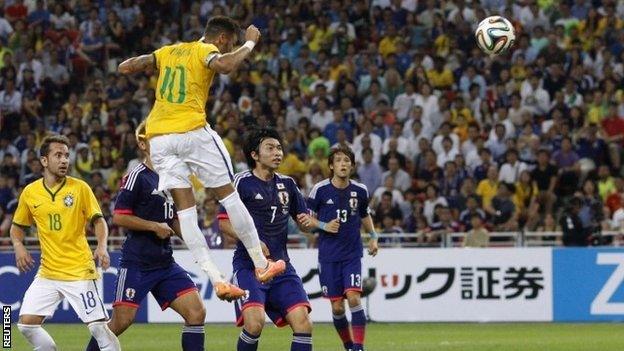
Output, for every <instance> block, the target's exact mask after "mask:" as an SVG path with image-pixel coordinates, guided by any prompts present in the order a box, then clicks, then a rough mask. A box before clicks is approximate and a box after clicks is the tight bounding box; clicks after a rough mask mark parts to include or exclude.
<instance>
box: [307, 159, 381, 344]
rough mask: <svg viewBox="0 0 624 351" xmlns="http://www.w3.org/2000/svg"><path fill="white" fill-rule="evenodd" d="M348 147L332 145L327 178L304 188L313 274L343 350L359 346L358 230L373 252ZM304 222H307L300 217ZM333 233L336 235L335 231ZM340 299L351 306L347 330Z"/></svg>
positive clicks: (364, 198)
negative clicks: (312, 233)
mask: <svg viewBox="0 0 624 351" xmlns="http://www.w3.org/2000/svg"><path fill="white" fill-rule="evenodd" d="M354 166H355V156H354V155H353V151H351V150H350V149H349V148H347V147H337V148H334V149H332V151H331V152H330V154H329V169H330V170H331V178H330V179H326V180H323V181H321V182H319V183H318V184H316V185H315V186H314V187H313V188H312V190H311V191H310V196H309V199H308V206H309V207H310V210H312V212H313V213H314V214H315V215H316V218H317V219H318V225H317V228H318V230H319V240H318V247H319V249H318V253H319V278H320V282H321V291H322V293H323V297H325V298H327V299H329V300H330V301H331V306H332V312H333V319H334V326H335V327H336V331H337V332H338V335H340V339H341V340H342V342H343V344H344V347H345V349H346V350H353V351H361V350H364V335H365V328H366V316H365V314H364V309H363V308H362V304H361V299H360V296H361V294H362V256H363V246H362V239H361V236H360V228H361V227H362V225H363V226H364V230H365V231H366V232H367V233H369V234H370V237H371V239H370V240H369V244H368V253H369V254H370V255H372V256H375V255H376V254H377V250H378V246H377V233H376V232H375V226H374V225H373V219H372V218H371V216H370V214H369V208H368V202H369V195H368V190H367V189H366V186H365V185H364V184H361V183H358V182H356V181H353V180H351V179H350V176H351V174H352V172H353V169H354ZM303 224H304V225H312V224H311V223H307V222H305V221H304V223H303ZM336 232H337V233H336ZM345 298H346V299H347V301H348V302H349V308H350V310H351V330H350V329H349V322H348V321H347V318H346V316H345V305H344V300H345Z"/></svg>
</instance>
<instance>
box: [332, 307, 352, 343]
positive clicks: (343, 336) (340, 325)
mask: <svg viewBox="0 0 624 351" xmlns="http://www.w3.org/2000/svg"><path fill="white" fill-rule="evenodd" d="M333 319H334V328H336V331H337V332H338V336H340V340H342V345H344V348H345V350H350V349H352V348H353V339H351V329H350V328H349V321H348V320H347V316H345V315H344V314H341V315H336V314H335V315H333Z"/></svg>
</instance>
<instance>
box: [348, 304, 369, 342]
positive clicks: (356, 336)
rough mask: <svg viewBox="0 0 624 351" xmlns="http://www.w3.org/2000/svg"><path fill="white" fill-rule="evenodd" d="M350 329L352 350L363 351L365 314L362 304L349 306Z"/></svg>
mask: <svg viewBox="0 0 624 351" xmlns="http://www.w3.org/2000/svg"><path fill="white" fill-rule="evenodd" d="M351 329H352V331H353V351H364V337H365V335H366V315H365V314H364V308H363V307H362V305H359V306H355V307H351Z"/></svg>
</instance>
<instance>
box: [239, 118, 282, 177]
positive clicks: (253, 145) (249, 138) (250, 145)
mask: <svg viewBox="0 0 624 351" xmlns="http://www.w3.org/2000/svg"><path fill="white" fill-rule="evenodd" d="M265 139H277V141H278V142H279V143H280V145H281V144H282V137H281V136H280V135H279V133H278V132H277V131H276V130H275V129H273V128H254V129H251V130H250V131H249V132H248V133H247V135H246V136H245V140H246V142H245V145H244V146H243V152H244V153H245V158H246V159H247V165H248V166H249V168H251V169H254V168H256V160H254V159H253V157H252V156H251V153H252V152H254V151H255V152H256V153H259V152H260V144H262V141H264V140H265Z"/></svg>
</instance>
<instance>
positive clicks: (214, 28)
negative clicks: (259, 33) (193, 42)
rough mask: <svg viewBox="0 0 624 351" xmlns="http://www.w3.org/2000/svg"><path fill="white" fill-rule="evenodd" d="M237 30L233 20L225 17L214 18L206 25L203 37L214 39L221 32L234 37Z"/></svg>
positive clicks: (238, 28) (236, 24)
mask: <svg viewBox="0 0 624 351" xmlns="http://www.w3.org/2000/svg"><path fill="white" fill-rule="evenodd" d="M239 30H240V26H239V25H238V23H237V22H236V21H235V20H233V19H231V18H229V17H226V16H214V17H211V18H210V19H209V20H208V23H206V29H205V30H204V36H205V37H206V38H214V37H216V36H218V35H219V34H221V33H223V32H225V33H227V34H229V35H234V34H237V33H238V31H239Z"/></svg>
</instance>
